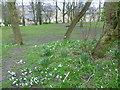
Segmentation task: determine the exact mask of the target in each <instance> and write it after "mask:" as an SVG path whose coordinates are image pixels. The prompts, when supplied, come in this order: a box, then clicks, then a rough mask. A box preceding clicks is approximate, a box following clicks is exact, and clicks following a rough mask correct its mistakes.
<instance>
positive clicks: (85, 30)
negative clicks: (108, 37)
mask: <svg viewBox="0 0 120 90" xmlns="http://www.w3.org/2000/svg"><path fill="white" fill-rule="evenodd" d="M99 24H100V25H98V26H97V30H95V24H94V22H93V24H92V27H91V29H90V31H89V27H88V26H89V22H87V23H84V27H79V23H78V24H77V25H76V27H75V29H74V31H73V33H72V34H71V39H72V40H83V39H85V36H86V34H89V38H88V39H93V38H96V37H97V38H99V37H100V35H101V31H102V23H101V22H100V23H99ZM66 25H69V24H44V25H41V26H39V25H38V26H20V29H21V33H22V37H23V41H24V43H26V44H33V43H34V44H41V43H47V42H50V41H56V40H61V39H63V36H64V34H65V32H66V31H67V28H68V27H66ZM1 30H2V43H3V44H10V43H11V42H12V40H13V32H12V30H11V27H2V29H1ZM1 30H0V31H1ZM95 35H96V36H95Z"/></svg>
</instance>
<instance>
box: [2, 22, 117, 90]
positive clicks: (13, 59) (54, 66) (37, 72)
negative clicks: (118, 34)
mask: <svg viewBox="0 0 120 90" xmlns="http://www.w3.org/2000/svg"><path fill="white" fill-rule="evenodd" d="M92 24H93V25H92V27H91V29H90V32H89V28H88V26H89V23H86V24H85V26H84V27H81V28H80V27H79V24H78V25H77V26H76V27H75V30H74V31H73V33H72V35H71V38H70V39H71V40H67V41H66V40H62V39H63V36H64V34H65V32H66V30H67V27H65V24H46V25H42V26H25V27H23V26H22V27H20V28H21V32H22V36H23V40H24V43H25V45H22V46H19V45H12V44H11V41H12V39H13V36H12V30H11V28H10V27H2V43H3V45H2V56H3V66H2V67H3V76H4V77H3V83H2V87H3V88H13V87H21V88H28V87H35V88H36V87H39V88H118V68H117V67H118V58H119V55H118V50H117V46H118V45H117V42H116V43H114V44H112V45H111V47H110V48H109V50H108V52H107V53H106V55H105V57H104V58H102V59H97V60H95V61H94V60H93V58H92V57H91V55H90V51H91V50H92V49H93V48H94V47H95V45H96V43H97V41H98V40H97V39H99V37H100V35H101V31H102V23H101V24H100V25H98V27H97V31H96V30H95V27H94V24H96V23H92ZM87 33H89V38H88V40H86V41H85V40H84V39H85V35H86V34H87ZM95 35H96V37H95ZM93 39H95V40H93Z"/></svg>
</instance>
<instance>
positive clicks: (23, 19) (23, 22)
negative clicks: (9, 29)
mask: <svg viewBox="0 0 120 90" xmlns="http://www.w3.org/2000/svg"><path fill="white" fill-rule="evenodd" d="M24 15H25V11H24V5H23V0H22V24H23V26H25V17H24Z"/></svg>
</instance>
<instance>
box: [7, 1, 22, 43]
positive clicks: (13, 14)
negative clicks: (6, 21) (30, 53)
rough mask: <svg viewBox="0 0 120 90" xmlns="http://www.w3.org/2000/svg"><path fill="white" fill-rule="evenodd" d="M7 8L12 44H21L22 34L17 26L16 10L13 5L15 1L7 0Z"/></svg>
mask: <svg viewBox="0 0 120 90" xmlns="http://www.w3.org/2000/svg"><path fill="white" fill-rule="evenodd" d="M8 8H9V11H10V16H11V17H10V18H11V25H12V29H13V33H14V44H20V45H22V44H23V41H22V36H21V32H20V27H19V18H18V12H17V9H16V6H15V2H8Z"/></svg>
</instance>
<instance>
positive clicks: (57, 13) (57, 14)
mask: <svg viewBox="0 0 120 90" xmlns="http://www.w3.org/2000/svg"><path fill="white" fill-rule="evenodd" d="M56 23H58V6H57V0H56Z"/></svg>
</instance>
